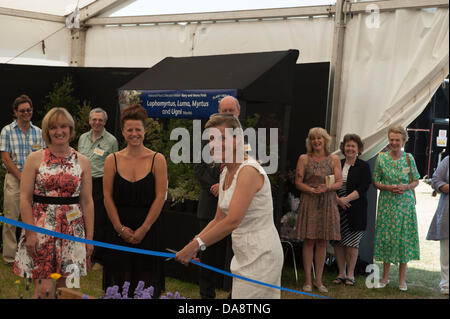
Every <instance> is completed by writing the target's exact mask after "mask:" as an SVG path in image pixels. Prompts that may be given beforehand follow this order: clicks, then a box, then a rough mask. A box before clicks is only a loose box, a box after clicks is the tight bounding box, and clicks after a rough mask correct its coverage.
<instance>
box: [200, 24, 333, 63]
mask: <svg viewBox="0 0 450 319" xmlns="http://www.w3.org/2000/svg"><path fill="white" fill-rule="evenodd" d="M333 26H334V22H333V19H332V18H296V19H286V20H276V21H259V22H223V23H214V24H201V25H198V28H197V30H196V37H195V40H194V46H193V49H194V50H193V54H194V55H210V54H227V53H248V52H264V51H279V50H289V49H298V50H299V51H300V54H299V58H298V61H297V62H298V63H309V62H323V61H330V59H331V49H332V44H333ZM318 39H320V40H319V41H318Z"/></svg>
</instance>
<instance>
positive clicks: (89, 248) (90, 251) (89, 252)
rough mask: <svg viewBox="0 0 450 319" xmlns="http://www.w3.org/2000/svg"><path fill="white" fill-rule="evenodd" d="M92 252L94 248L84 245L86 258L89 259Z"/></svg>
mask: <svg viewBox="0 0 450 319" xmlns="http://www.w3.org/2000/svg"><path fill="white" fill-rule="evenodd" d="M93 251H94V246H92V245H86V258H88V257H90V256H91V255H92V252H93Z"/></svg>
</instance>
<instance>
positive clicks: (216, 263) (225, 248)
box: [198, 219, 232, 299]
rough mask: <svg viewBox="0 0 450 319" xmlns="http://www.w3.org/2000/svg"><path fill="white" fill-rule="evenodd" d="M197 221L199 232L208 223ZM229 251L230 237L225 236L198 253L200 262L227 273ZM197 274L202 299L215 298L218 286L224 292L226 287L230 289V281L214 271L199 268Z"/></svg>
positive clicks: (207, 221) (228, 268)
mask: <svg viewBox="0 0 450 319" xmlns="http://www.w3.org/2000/svg"><path fill="white" fill-rule="evenodd" d="M198 221H199V227H200V231H202V230H203V228H205V227H206V225H208V223H209V222H210V221H209V220H204V219H199V220H198ZM230 251H231V236H227V237H225V238H224V239H222V240H221V241H219V242H217V243H215V244H214V245H212V246H209V247H208V248H207V249H206V250H205V251H204V252H202V253H200V261H201V262H202V263H204V264H206V265H209V266H213V267H216V268H219V269H223V270H225V271H229V270H230V261H231V257H230ZM231 256H232V252H231ZM199 272H200V274H199V286H200V296H201V297H202V299H214V298H215V297H216V287H218V286H219V285H220V287H223V288H224V289H225V290H228V289H227V288H228V286H229V287H230V288H231V279H229V278H228V277H224V276H223V275H221V274H219V273H217V272H215V271H211V270H208V269H205V268H203V267H200V269H199Z"/></svg>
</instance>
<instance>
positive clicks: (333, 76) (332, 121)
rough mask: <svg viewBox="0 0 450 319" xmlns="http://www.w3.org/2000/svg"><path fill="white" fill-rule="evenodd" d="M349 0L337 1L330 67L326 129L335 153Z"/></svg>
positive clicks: (331, 148)
mask: <svg viewBox="0 0 450 319" xmlns="http://www.w3.org/2000/svg"><path fill="white" fill-rule="evenodd" d="M347 3H348V0H337V1H336V14H335V16H334V35H333V51H332V56H331V65H330V80H329V91H328V106H327V114H326V129H327V130H328V132H329V133H330V136H331V145H330V150H331V151H334V150H335V149H336V145H337V144H338V141H336V138H337V137H338V133H339V132H338V127H339V123H338V120H339V106H340V105H339V99H340V93H341V80H342V61H343V53H344V36H345V12H344V7H345V6H346V4H347Z"/></svg>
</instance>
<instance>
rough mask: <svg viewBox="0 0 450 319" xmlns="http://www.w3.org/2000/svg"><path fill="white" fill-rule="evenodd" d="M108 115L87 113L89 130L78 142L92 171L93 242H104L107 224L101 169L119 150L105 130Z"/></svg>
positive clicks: (98, 253) (97, 254) (97, 257)
mask: <svg viewBox="0 0 450 319" xmlns="http://www.w3.org/2000/svg"><path fill="white" fill-rule="evenodd" d="M107 120H108V114H107V113H106V111H105V110H103V109H102V108H100V107H97V108H95V109H93V110H91V112H90V113H89V125H90V126H91V130H90V131H88V132H86V133H84V134H82V135H81V136H80V139H79V140H78V152H80V153H81V154H83V155H84V156H86V157H87V158H88V159H89V162H90V163H91V169H92V198H93V199H94V212H95V214H94V216H95V221H94V240H97V241H104V240H105V238H104V229H105V227H106V224H107V222H108V217H107V215H106V210H105V205H104V204H103V168H104V166H105V160H106V157H107V156H108V155H109V154H111V153H114V152H117V151H118V150H119V146H118V143H117V139H116V138H115V137H114V135H112V134H111V133H109V132H108V131H107V130H106V129H105V125H106V121H107ZM104 252H105V251H104V250H102V248H101V247H95V248H94V253H93V255H92V259H93V261H94V262H95V263H97V265H94V266H95V269H97V267H100V266H98V265H103V257H102V254H103V253H104Z"/></svg>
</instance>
